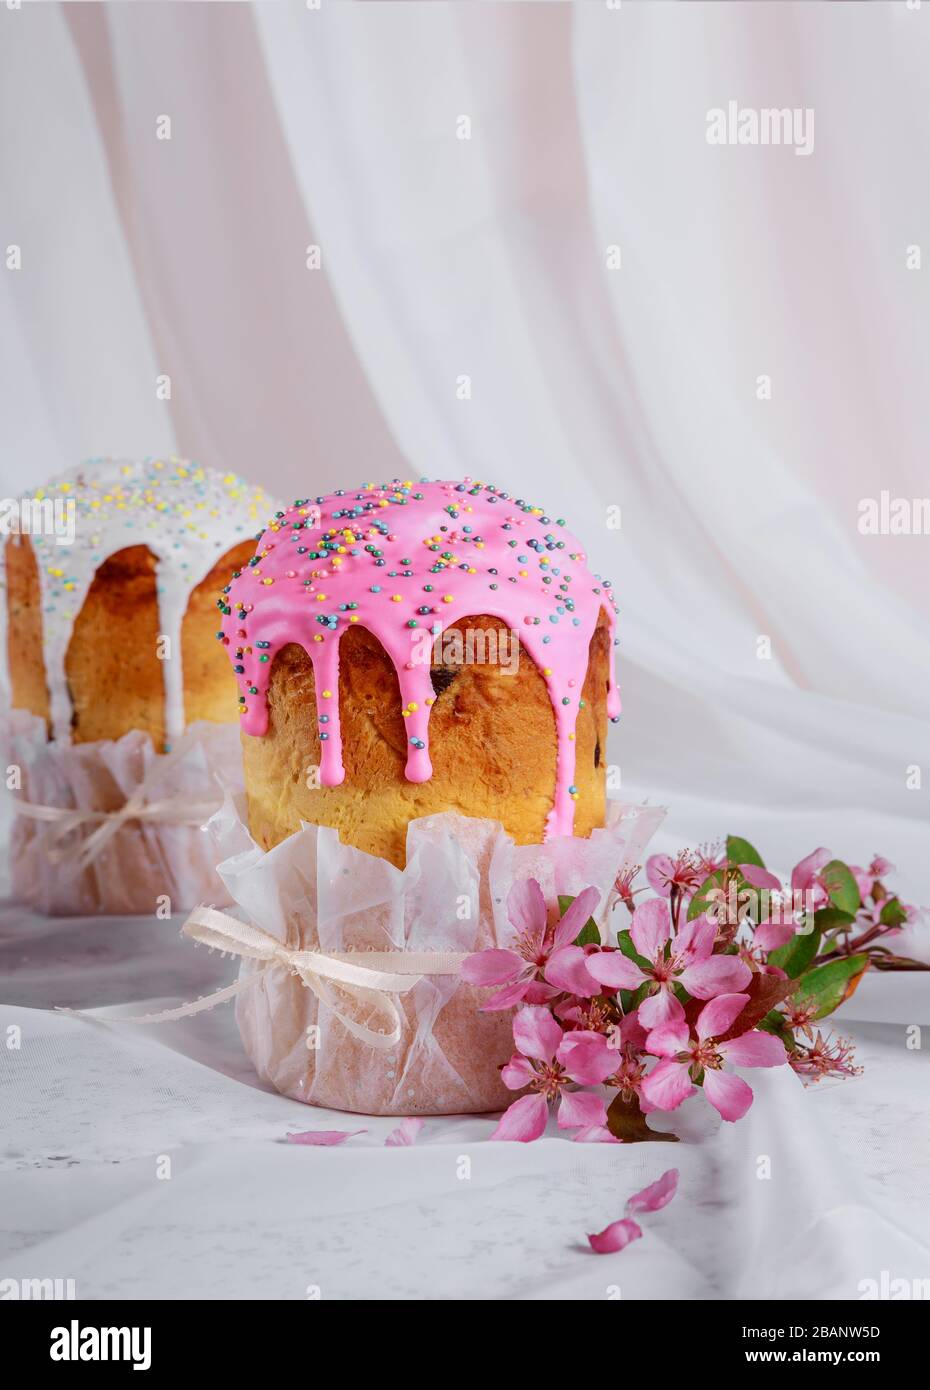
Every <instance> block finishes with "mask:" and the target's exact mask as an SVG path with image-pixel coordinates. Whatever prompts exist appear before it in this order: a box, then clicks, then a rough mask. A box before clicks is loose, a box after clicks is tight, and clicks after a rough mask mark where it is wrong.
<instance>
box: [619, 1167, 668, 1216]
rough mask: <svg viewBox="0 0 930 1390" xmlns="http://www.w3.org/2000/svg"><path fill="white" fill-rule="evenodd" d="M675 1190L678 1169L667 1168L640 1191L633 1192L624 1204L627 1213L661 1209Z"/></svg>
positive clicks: (629, 1214) (631, 1214)
mask: <svg viewBox="0 0 930 1390" xmlns="http://www.w3.org/2000/svg"><path fill="white" fill-rule="evenodd" d="M677 1191H678V1169H677V1168H669V1170H668V1172H666V1173H663V1174H662V1176H661V1178H659V1179H657V1181H656V1182H654V1183H650V1185H649V1186H648V1187H644V1188H643V1189H642V1191H641V1192H634V1193H633V1196H632V1197H631V1198H630V1200H629V1201H628V1202H627V1204H626V1211H627V1215H628V1216H633V1215H635V1214H636V1212H640V1211H661V1210H662V1208H663V1207H667V1206H668V1204H669V1202H670V1201H671V1200H672V1198H673V1197H674V1196H675V1193H676V1192H677Z"/></svg>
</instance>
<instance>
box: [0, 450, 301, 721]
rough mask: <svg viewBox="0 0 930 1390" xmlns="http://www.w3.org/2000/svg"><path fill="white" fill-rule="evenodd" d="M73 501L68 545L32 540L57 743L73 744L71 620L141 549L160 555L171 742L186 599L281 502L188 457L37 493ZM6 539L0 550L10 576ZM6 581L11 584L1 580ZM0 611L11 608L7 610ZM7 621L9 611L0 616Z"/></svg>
mask: <svg viewBox="0 0 930 1390" xmlns="http://www.w3.org/2000/svg"><path fill="white" fill-rule="evenodd" d="M31 495H32V496H33V497H34V498H35V499H36V500H37V501H41V500H43V499H44V498H63V499H65V500H73V502H74V506H75V535H74V542H73V544H70V545H58V544H57V543H56V541H55V539H54V537H52V536H48V535H31V536H30V541H31V544H32V547H33V552H34V554H35V558H36V565H37V567H38V573H39V587H40V594H41V600H42V629H43V656H44V662H45V676H46V683H47V686H48V693H49V709H50V715H51V726H52V737H53V738H55V739H57V740H59V741H61V742H62V743H70V741H71V721H72V714H73V710H72V704H71V696H70V693H69V690H68V682H67V678H66V675H65V663H66V660H67V654H68V647H69V645H70V642H71V636H72V632H73V629H74V622H75V619H76V617H77V615H78V613H79V612H80V610H81V608H82V607H83V604H84V601H85V599H86V598H87V595H88V592H89V591H90V587H91V585H92V583H93V581H94V577H95V575H96V573H97V570H98V569H99V568H100V566H101V565H102V564H103V563H104V561H105V560H107V559H109V558H110V556H111V555H115V554H116V553H117V552H118V551H120V550H125V549H126V548H128V547H129V546H134V545H144V546H146V547H147V548H148V549H149V550H150V551H151V552H152V554H153V555H154V556H155V562H156V565H155V577H156V591H157V602H158V621H159V631H160V633H162V634H163V635H164V636H166V637H167V638H169V640H170V643H171V645H170V648H169V650H170V652H171V659H170V660H165V661H162V662H161V663H160V664H161V667H162V680H163V683H164V692H165V735H166V741H167V742H168V744H169V746H170V744H171V743H172V742H173V741H175V740H177V738H178V737H179V736H180V735H181V734H182V733H183V731H184V678H183V672H182V669H181V626H182V623H183V619H184V614H185V612H186V610H187V603H188V599H189V597H190V594H191V592H192V590H193V589H195V588H196V587H197V585H198V584H200V583H201V581H202V580H204V579H205V578H206V577H207V575H208V574H209V573H210V571H211V570H212V568H213V566H214V565H215V564H216V562H217V560H218V559H219V558H220V557H221V556H222V555H224V554H225V553H226V552H227V551H228V550H230V549H231V548H232V547H233V546H235V545H237V544H239V543H240V542H241V541H244V540H246V539H248V538H249V537H250V536H253V535H254V534H255V532H256V531H257V529H258V527H259V526H261V525H262V524H263V523H264V521H265V519H266V517H267V516H268V514H269V512H271V511H272V510H273V508H274V507H275V502H274V500H273V499H272V498H269V497H267V496H266V494H265V493H264V491H263V489H262V488H260V487H254V486H253V485H252V484H250V483H247V482H245V480H244V479H242V478H240V477H239V476H238V475H237V474H235V473H220V472H218V471H216V470H214V469H209V468H201V467H200V466H199V465H197V464H195V463H190V462H188V461H186V460H184V459H179V458H174V457H172V458H169V459H144V460H141V461H138V460H128V459H103V458H100V459H89V460H87V461H86V462H85V463H82V464H81V465H80V466H79V467H77V468H75V469H73V470H71V471H69V472H68V473H64V474H62V475H61V476H59V477H57V478H55V479H53V480H52V481H51V482H49V483H47V484H46V485H45V487H43V488H39V489H37V490H36V492H34V493H33V494H31ZM6 543H7V542H6V540H5V538H4V543H3V544H0V557H2V558H0V569H3V570H4V571H5V554H6ZM4 582H5V578H4ZM2 606H3V608H4V610H5V607H6V604H5V603H4V604H3V605H2ZM4 616H5V613H4Z"/></svg>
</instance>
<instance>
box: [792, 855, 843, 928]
mask: <svg viewBox="0 0 930 1390" xmlns="http://www.w3.org/2000/svg"><path fill="white" fill-rule="evenodd" d="M832 858H833V852H832V850H829V849H823V848H821V849H815V850H814V851H813V853H812V854H809V855H808V856H807V858H806V859H802V860H801V862H800V863H799V864H795V866H794V868H793V869H792V870H791V891H792V893H809V894H810V895H811V899H810V901H811V910H812V911H814V912H816V911H818V909H819V908H821V907H826V906H827V904H828V903H829V901H830V894H829V893H828V892H827V886H826V884H825V883H824V881H823V878H822V877H821V874H820V870H821V869H823V868H825V867H826V865H827V864H829V863H830V860H831V859H832Z"/></svg>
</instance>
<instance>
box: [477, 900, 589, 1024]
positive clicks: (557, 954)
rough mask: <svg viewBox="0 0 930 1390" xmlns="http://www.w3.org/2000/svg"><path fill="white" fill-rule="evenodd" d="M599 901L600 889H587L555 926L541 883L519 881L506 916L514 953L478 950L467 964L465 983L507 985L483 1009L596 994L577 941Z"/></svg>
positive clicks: (489, 1009)
mask: <svg viewBox="0 0 930 1390" xmlns="http://www.w3.org/2000/svg"><path fill="white" fill-rule="evenodd" d="M599 897H600V894H599V892H598V890H597V889H596V888H585V889H584V890H583V891H582V892H581V893H579V894H578V896H577V898H575V900H574V901H573V902H572V903H571V904H570V905H569V907H568V909H567V911H566V912H565V914H564V916H562V917H561V918H560V919H559V920H557V921H556V922H555V923H554V924H553V925H552V926H550V925H549V922H548V912H547V909H546V900H545V898H544V897H543V894H542V889H541V888H540V886H539V884H538V883H537V881H536V879H535V878H527V879H522V880H521V881H520V882H519V883H515V884H514V885H513V887H512V888H511V890H510V893H509V895H508V898H507V915H508V917H509V918H510V921H511V922H512V923H513V925H514V926H515V927H516V929H517V936H516V941H515V944H514V949H513V950H489V951H478V952H477V953H476V954H475V955H473V956H469V957H468V959H467V960H465V961H464V962H463V963H462V970H461V975H462V979H463V980H466V981H467V982H468V983H469V984H472V985H481V986H484V985H503V986H504V988H503V989H500V990H498V991H497V993H496V994H493V995H492V996H491V998H490V999H488V1000H487V1001H486V1002H485V1003H484V1004H483V1005H482V1009H483V1011H485V1012H488V1011H491V1010H497V1009H509V1008H511V1007H512V1005H514V1004H519V1003H520V1002H521V1000H524V999H525V1000H527V1001H528V1002H529V1003H531V1004H541V1003H544V1002H545V1001H546V1000H547V999H552V998H554V996H555V995H556V994H557V993H559V991H561V990H565V991H567V992H568V993H570V994H578V995H582V996H590V995H593V994H597V993H598V992H599V991H598V987H597V985H596V984H595V983H594V982H593V981H592V980H591V978H590V976H588V974H587V972H586V971H585V968H584V951H583V950H582V949H581V947H580V946H575V945H574V944H573V943H574V940H575V937H576V936H577V935H578V933H579V932H580V931H581V929H582V927H583V926H584V924H585V922H586V921H587V920H588V918H589V917H590V915H591V912H592V910H593V909H594V907H595V906H596V904H597V901H598V898H599Z"/></svg>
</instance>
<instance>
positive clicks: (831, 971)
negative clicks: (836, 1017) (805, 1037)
mask: <svg viewBox="0 0 930 1390" xmlns="http://www.w3.org/2000/svg"><path fill="white" fill-rule="evenodd" d="M868 967H869V958H868V956H866V955H860V956H843V957H841V958H840V959H839V960H831V961H827V963H826V964H825V965H817V966H815V967H814V969H813V970H809V971H808V972H807V974H806V975H804V976H803V977H802V979H801V982H800V985H799V986H798V989H797V992H796V993H795V995H794V998H795V1000H796V1001H797V1002H798V1003H799V1004H803V1003H805V1002H809V1001H813V1002H814V1003H815V1004H816V1011H815V1013H814V1015H813V1016H814V1018H826V1016H827V1014H832V1013H833V1011H834V1009H838V1008H839V1007H840V1005H841V1004H842V1003H843V1001H844V1000H846V999H849V998H850V996H851V995H852V994H853V993H854V992H855V990H856V987H857V986H858V984H859V981H860V980H861V979H862V977H863V975H864V974H865V972H866V970H867V969H868Z"/></svg>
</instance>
